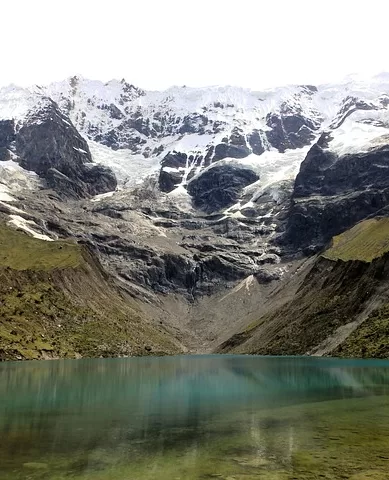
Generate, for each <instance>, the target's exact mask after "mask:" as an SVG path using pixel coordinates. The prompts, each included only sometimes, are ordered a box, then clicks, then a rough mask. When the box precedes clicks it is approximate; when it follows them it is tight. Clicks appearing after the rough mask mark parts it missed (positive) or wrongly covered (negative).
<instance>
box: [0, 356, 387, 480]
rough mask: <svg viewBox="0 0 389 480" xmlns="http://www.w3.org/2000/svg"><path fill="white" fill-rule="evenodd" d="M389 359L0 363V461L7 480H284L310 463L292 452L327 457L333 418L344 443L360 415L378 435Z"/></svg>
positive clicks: (384, 414) (384, 417)
mask: <svg viewBox="0 0 389 480" xmlns="http://www.w3.org/2000/svg"><path fill="white" fill-rule="evenodd" d="M388 367H389V362H384V361H345V360H335V359H318V358H285V357H284V358H271V357H248V356H241V357H239V356H238V357H236V356H208V357H164V358H150V357H147V358H135V359H104V360H81V361H53V362H30V363H10V364H1V365H0V465H1V466H2V471H3V472H5V474H6V478H7V480H8V479H22V478H23V479H24V478H26V479H27V478H29V479H35V478H37V479H38V478H39V479H45V478H47V479H57V478H58V479H59V478H63V475H69V474H70V475H73V476H75V477H77V478H78V477H79V478H91V479H92V478H93V480H94V479H95V478H96V479H98V478H101V479H105V478H107V479H108V478H110V479H116V478H117V479H121V478H128V477H126V475H128V474H129V472H130V473H131V472H132V473H131V475H132V477H130V478H139V479H140V480H141V479H144V478H157V477H159V478H207V477H206V476H205V477H204V475H213V474H218V475H220V476H221V477H220V478H223V475H227V476H228V475H230V474H231V473H232V474H234V475H238V474H243V473H244V475H246V476H245V477H244V478H266V477H263V475H264V472H267V473H268V474H270V473H269V472H273V474H274V475H276V476H273V477H272V478H289V477H282V475H284V474H285V475H291V474H292V473H293V469H295V468H300V470H301V468H303V467H304V468H305V463H306V462H308V464H310V462H311V460H312V459H311V457H310V455H311V454H306V455H308V457H307V458H305V457H303V460H304V461H302V460H301V458H300V457H299V456H298V455H300V453H299V452H301V451H309V452H310V451H311V450H310V449H312V448H313V449H314V450H315V449H318V448H319V447H320V448H321V449H320V450H318V452H321V453H318V452H316V453H315V455H316V457H318V458H319V460H320V458H322V460H323V459H324V457H323V455H325V454H324V453H323V452H325V451H327V452H329V451H330V450H331V449H332V446H331V447H329V446H328V445H326V444H327V443H328V441H329V440H330V439H331V438H335V440H331V442H332V443H336V438H340V437H339V432H338V431H337V430H336V425H338V427H337V428H340V427H341V428H342V429H343V432H346V434H344V436H343V438H344V439H346V437H347V442H346V440H344V442H343V443H345V442H346V443H347V445H346V444H345V448H346V447H347V449H348V451H349V450H350V444H349V442H352V441H353V440H352V438H354V437H353V435H354V434H355V435H358V429H359V428H361V425H362V423H363V422H362V423H361V421H362V420H363V421H365V422H366V421H368V422H369V424H368V425H367V426H366V425H364V427H363V428H364V435H365V436H366V435H368V433H369V431H370V429H371V430H374V431H375V432H376V433H377V435H378V437H379V436H380V432H381V434H382V436H383V437H385V435H386V436H387V433H389V408H388V406H387V401H386V400H385V398H386V397H385V396H386V395H387V394H388V393H389V391H388V388H389V368H388ZM383 400H385V401H383ZM367 402H369V405H370V407H369V408H370V410H371V408H372V407H373V408H375V409H376V412H378V411H380V412H381V413H380V419H379V421H378V419H377V418H375V419H374V417H372V416H371V415H370V416H369V415H368V414H366V412H365V410H366V406H367ZM350 408H351V410H352V412H351V413H352V415H353V417H350ZM358 412H359V413H358ZM361 412H363V413H361ZM331 415H332V418H333V421H334V425H332V424H331V421H330V419H328V418H327V417H328V416H331ZM358 415H360V416H361V415H363V419H360V418H359V417H357V416H358ZM342 422H343V423H342ZM339 425H340V427H339ZM353 432H354V433H353ZM378 437H376V438H378ZM350 438H351V440H350ZM358 438H359V440H358V441H359V442H360V441H361V435H360V432H359V437H358ZM331 445H332V444H331ZM376 448H378V449H379V448H381V447H380V445H376ZM382 448H384V446H383V445H382ZM315 451H316V450H315ZM320 455H322V457H320ZM299 458H300V460H298V459H299ZM313 458H315V457H313ZM318 458H316V460H317V461H319V460H318ZM296 459H297V460H296ZM307 459H308V460H309V461H308V460H307ZM299 461H300V463H299ZM312 461H313V460H312ZM355 461H356V460H355ZM369 461H371V460H369ZM296 462H297V463H296ZM301 462H302V464H304V465H303V467H301V465H300V464H301ZM304 462H305V463H304ZM178 463H179V465H181V466H179V465H178ZM311 463H312V462H311ZM327 463H328V462H327ZM338 463H339V462H338ZM379 463H380V462H378V463H377V465H378V467H377V468H380V467H379ZM296 465H297V467H296ZM298 465H300V466H298ZM312 468H313V467H312ZM334 468H335V467H334ZM336 468H338V467H336ZM345 468H346V467H345ZM347 468H349V467H347ZM350 468H351V467H350ZM215 470H217V471H215ZM239 472H240V473H239ZM283 472H284V473H283ZM157 473H158V475H157ZM338 473H339V472H338ZM338 473H337V474H338ZM89 474H91V475H92V477H88V476H87V475H89ZM299 474H300V475H301V472H300V473H299ZM311 474H312V472H311ZM85 475H86V476H85ZM105 475H107V476H105ZM108 475H109V476H108ZM153 475H154V476H153ZM169 475H173V476H172V477H169ZM201 475H202V476H203V477H201ZM247 475H251V477H247ZM256 475H262V477H258V476H256ZM277 475H278V476H277ZM209 478H211V477H209ZM269 478H270V477H269ZM291 478H292V477H291ZM301 478H304V477H301ZM311 478H313V477H311ZM328 478H332V477H328ZM346 478H348V477H346ZM383 478H384V477H383Z"/></svg>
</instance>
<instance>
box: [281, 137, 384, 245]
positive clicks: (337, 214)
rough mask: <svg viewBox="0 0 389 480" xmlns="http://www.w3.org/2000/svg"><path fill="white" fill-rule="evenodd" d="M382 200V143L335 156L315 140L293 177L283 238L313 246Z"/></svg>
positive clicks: (373, 209) (375, 209) (369, 212)
mask: <svg viewBox="0 0 389 480" xmlns="http://www.w3.org/2000/svg"><path fill="white" fill-rule="evenodd" d="M325 142H326V139H325V138H324V137H323V138H322V139H321V143H322V144H325ZM388 203H389V148H388V147H387V146H384V147H380V148H375V149H373V150H371V151H369V152H364V153H358V154H349V155H344V156H342V157H338V156H337V155H336V154H334V153H332V152H331V151H330V150H327V149H325V148H323V147H321V146H320V145H319V144H315V145H314V146H313V147H312V148H311V150H310V151H309V153H308V155H307V157H306V159H305V160H304V162H303V163H302V165H301V169H300V172H299V174H298V175H297V178H296V182H295V188H294V193H293V206H292V208H291V211H290V217H289V220H288V224H287V230H286V236H285V240H286V241H287V242H290V243H292V244H293V245H294V246H297V247H309V246H315V245H316V247H315V248H319V247H320V246H322V245H324V244H325V243H326V242H327V241H328V240H329V239H330V238H331V237H332V236H334V235H336V234H338V233H340V232H342V231H344V230H346V229H347V228H349V227H351V226H352V225H354V224H355V223H356V222H358V221H359V220H362V219H364V218H366V217H367V216H369V215H372V214H375V213H377V212H379V211H380V210H381V209H382V208H384V207H385V206H386V205H388Z"/></svg>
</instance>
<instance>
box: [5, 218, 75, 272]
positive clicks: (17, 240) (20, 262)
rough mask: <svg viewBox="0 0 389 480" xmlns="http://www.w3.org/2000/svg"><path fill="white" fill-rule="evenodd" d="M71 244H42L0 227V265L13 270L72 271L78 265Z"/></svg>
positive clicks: (44, 242) (73, 247) (43, 242)
mask: <svg viewBox="0 0 389 480" xmlns="http://www.w3.org/2000/svg"><path fill="white" fill-rule="evenodd" d="M82 261H83V259H82V254H81V248H80V246H79V245H77V244H75V243H70V242H65V241H56V242H46V241H42V240H38V239H36V238H32V237H29V236H27V235H25V234H24V233H21V232H19V231H16V230H13V229H11V228H9V227H7V226H5V225H1V224H0V266H2V267H9V268H12V269H14V270H39V271H40V270H46V271H47V270H51V269H53V268H70V267H72V268H74V267H77V266H79V265H80V264H81V263H82Z"/></svg>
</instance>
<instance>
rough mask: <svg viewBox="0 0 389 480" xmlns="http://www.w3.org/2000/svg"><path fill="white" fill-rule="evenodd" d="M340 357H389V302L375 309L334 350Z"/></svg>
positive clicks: (334, 353)
mask: <svg viewBox="0 0 389 480" xmlns="http://www.w3.org/2000/svg"><path fill="white" fill-rule="evenodd" d="M333 355H335V356H339V357H359V358H388V357H389V304H386V305H384V306H382V307H381V308H378V309H377V310H375V311H374V312H373V313H372V314H371V315H370V316H369V317H368V318H367V319H366V320H365V321H364V322H363V323H362V324H361V325H360V326H359V327H358V328H357V329H356V330H355V331H354V332H353V333H352V334H351V335H350V336H349V337H348V338H347V339H346V341H345V342H343V343H342V344H341V345H340V346H339V347H338V348H337V349H336V350H335V351H334V352H333Z"/></svg>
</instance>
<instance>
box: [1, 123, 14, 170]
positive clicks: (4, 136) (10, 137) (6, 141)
mask: <svg viewBox="0 0 389 480" xmlns="http://www.w3.org/2000/svg"><path fill="white" fill-rule="evenodd" d="M15 137H16V135H15V122H14V121H13V120H0V161H2V160H8V159H9V152H8V149H9V148H10V146H11V143H12V142H14V141H15Z"/></svg>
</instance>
